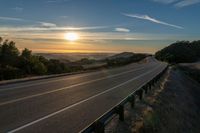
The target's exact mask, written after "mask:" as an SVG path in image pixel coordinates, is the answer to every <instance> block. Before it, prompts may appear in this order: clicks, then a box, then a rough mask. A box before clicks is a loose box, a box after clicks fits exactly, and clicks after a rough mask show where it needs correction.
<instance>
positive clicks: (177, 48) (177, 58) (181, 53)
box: [155, 41, 200, 63]
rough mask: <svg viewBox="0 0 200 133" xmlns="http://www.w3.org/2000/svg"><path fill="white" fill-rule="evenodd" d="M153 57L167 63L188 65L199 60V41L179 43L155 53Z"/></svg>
mask: <svg viewBox="0 0 200 133" xmlns="http://www.w3.org/2000/svg"><path fill="white" fill-rule="evenodd" d="M155 57H156V58H157V59H158V60H161V61H167V62H169V63H190V62H195V61H197V60H198V59H199V58H200V41H193V42H189V41H180V42H176V43H173V44H171V45H169V46H168V47H165V48H163V49H161V50H160V51H158V52H156V53H155Z"/></svg>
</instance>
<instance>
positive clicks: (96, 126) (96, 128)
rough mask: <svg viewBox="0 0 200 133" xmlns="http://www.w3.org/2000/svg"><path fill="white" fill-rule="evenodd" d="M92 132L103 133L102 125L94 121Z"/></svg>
mask: <svg viewBox="0 0 200 133" xmlns="http://www.w3.org/2000/svg"><path fill="white" fill-rule="evenodd" d="M94 132H95V133H105V126H104V123H102V122H100V121H96V122H95V123H94Z"/></svg>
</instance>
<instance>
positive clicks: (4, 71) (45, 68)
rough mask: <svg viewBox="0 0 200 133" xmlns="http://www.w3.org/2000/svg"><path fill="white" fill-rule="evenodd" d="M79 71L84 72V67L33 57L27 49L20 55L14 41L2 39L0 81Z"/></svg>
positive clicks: (0, 42)
mask: <svg viewBox="0 0 200 133" xmlns="http://www.w3.org/2000/svg"><path fill="white" fill-rule="evenodd" d="M78 70H82V67H78V66H76V67H69V66H68V65H66V64H64V63H62V62H60V61H59V60H55V59H50V60H48V59H46V58H44V57H43V56H36V55H33V54H32V51H31V50H29V49H27V48H25V49H24V50H22V53H21V54H20V52H19V50H18V49H17V47H16V46H15V43H14V42H13V41H8V40H5V41H3V39H2V38H1V37H0V80H6V79H14V78H20V77H25V76H29V75H44V74H59V73H66V72H72V71H78Z"/></svg>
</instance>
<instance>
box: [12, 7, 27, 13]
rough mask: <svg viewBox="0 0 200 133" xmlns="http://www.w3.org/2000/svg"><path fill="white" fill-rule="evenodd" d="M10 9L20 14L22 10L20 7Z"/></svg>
mask: <svg viewBox="0 0 200 133" xmlns="http://www.w3.org/2000/svg"><path fill="white" fill-rule="evenodd" d="M12 9H13V10H15V11H16V12H22V11H23V10H24V8H22V7H14V8H12Z"/></svg>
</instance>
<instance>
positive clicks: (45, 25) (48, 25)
mask: <svg viewBox="0 0 200 133" xmlns="http://www.w3.org/2000/svg"><path fill="white" fill-rule="evenodd" d="M38 23H39V24H41V25H40V26H41V27H44V28H51V27H57V25H56V24H53V23H48V22H38Z"/></svg>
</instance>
